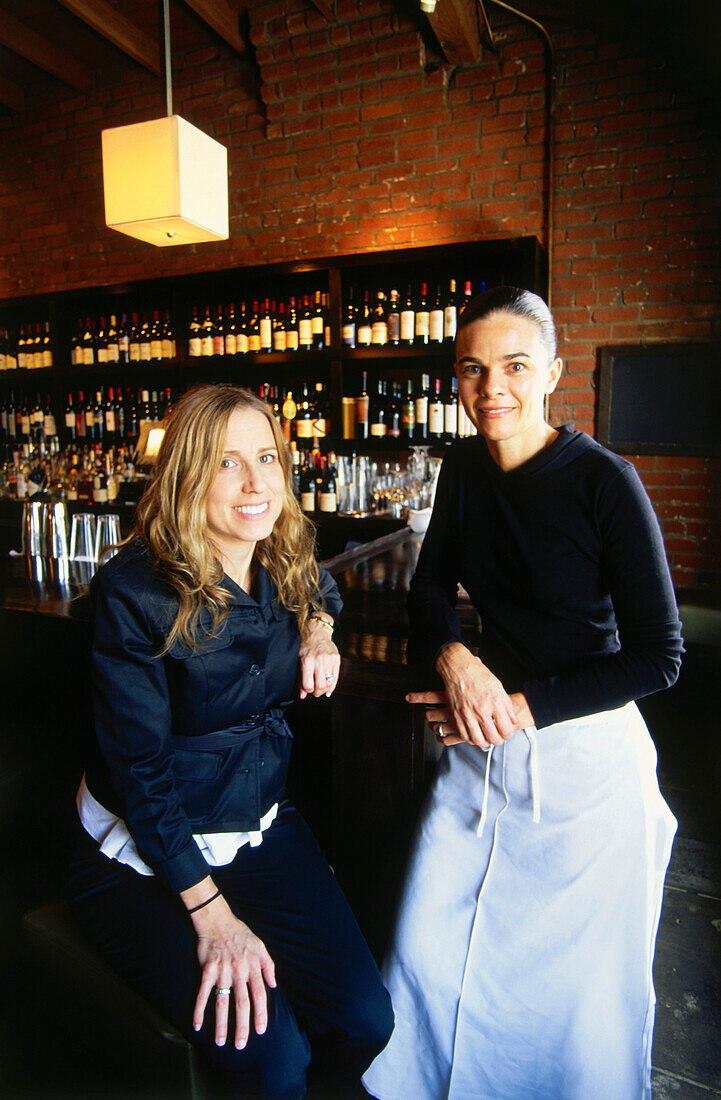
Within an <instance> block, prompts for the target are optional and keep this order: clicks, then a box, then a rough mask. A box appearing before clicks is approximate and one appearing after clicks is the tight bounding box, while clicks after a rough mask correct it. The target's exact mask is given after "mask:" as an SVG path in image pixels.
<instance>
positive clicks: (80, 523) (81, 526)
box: [70, 512, 96, 561]
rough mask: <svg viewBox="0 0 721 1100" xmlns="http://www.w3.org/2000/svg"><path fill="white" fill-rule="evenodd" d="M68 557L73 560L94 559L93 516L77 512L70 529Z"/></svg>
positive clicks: (88, 513)
mask: <svg viewBox="0 0 721 1100" xmlns="http://www.w3.org/2000/svg"><path fill="white" fill-rule="evenodd" d="M70 557H71V559H72V560H73V561H95V560H96V558H95V516H94V515H92V513H90V512H78V513H77V515H75V516H73V522H72V526H71V530H70Z"/></svg>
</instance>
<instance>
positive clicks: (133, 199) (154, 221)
mask: <svg viewBox="0 0 721 1100" xmlns="http://www.w3.org/2000/svg"><path fill="white" fill-rule="evenodd" d="M102 139H103V188H104V191H105V224H106V225H108V226H109V227H110V228H111V229H117V230H118V232H119V233H127V234H128V235H129V236H131V237H137V238H138V240H141V241H147V242H148V243H149V244H155V245H173V244H197V243H200V242H202V241H225V240H227V239H228V150H227V149H226V148H225V146H224V145H221V144H220V143H219V142H217V141H214V140H213V138H211V137H208V135H207V134H204V133H203V132H202V130H198V129H197V127H195V126H192V125H191V124H190V123H189V122H186V121H185V119H184V118H180V116H179V115H168V116H167V117H166V118H158V119H154V120H153V121H152V122H138V123H136V124H135V125H133V126H118V127H116V128H115V129H112V130H103V132H102Z"/></svg>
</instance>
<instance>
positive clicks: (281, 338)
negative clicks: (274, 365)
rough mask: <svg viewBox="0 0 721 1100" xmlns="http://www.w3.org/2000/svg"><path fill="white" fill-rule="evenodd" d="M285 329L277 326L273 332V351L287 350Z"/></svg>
mask: <svg viewBox="0 0 721 1100" xmlns="http://www.w3.org/2000/svg"><path fill="white" fill-rule="evenodd" d="M286 350H287V347H286V339H285V329H284V328H277V329H276V330H275V332H274V333H273V351H286Z"/></svg>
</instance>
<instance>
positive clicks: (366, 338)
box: [358, 324, 373, 348]
mask: <svg viewBox="0 0 721 1100" xmlns="http://www.w3.org/2000/svg"><path fill="white" fill-rule="evenodd" d="M372 339H373V328H372V326H371V325H366V324H363V325H358V346H359V347H362V348H369V347H370V346H371V341H372Z"/></svg>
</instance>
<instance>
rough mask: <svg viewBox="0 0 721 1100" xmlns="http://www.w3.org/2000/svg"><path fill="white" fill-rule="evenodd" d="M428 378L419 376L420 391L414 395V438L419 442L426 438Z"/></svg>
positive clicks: (425, 375)
mask: <svg viewBox="0 0 721 1100" xmlns="http://www.w3.org/2000/svg"><path fill="white" fill-rule="evenodd" d="M429 386H430V378H429V377H428V375H427V374H424V375H422V376H421V392H420V393H419V394H418V396H417V397H416V438H417V439H418V441H419V443H420V442H425V441H426V440H427V439H428V387H429Z"/></svg>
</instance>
